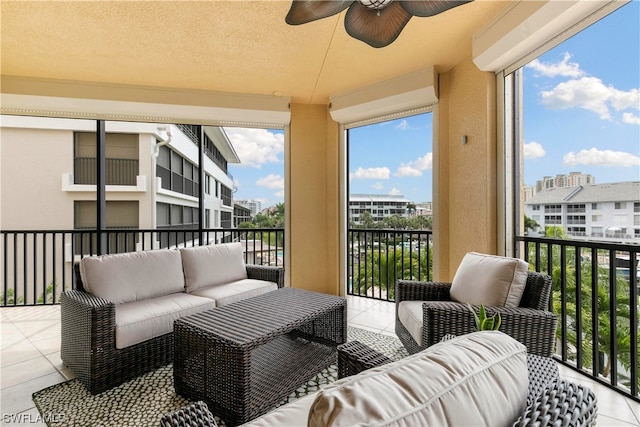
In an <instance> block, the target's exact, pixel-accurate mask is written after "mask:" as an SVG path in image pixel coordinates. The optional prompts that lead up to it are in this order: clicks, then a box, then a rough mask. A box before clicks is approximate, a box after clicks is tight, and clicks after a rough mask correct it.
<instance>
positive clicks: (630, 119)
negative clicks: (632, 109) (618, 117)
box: [622, 113, 640, 125]
mask: <svg viewBox="0 0 640 427" xmlns="http://www.w3.org/2000/svg"><path fill="white" fill-rule="evenodd" d="M622 121H623V122H625V123H629V124H631V125H640V116H636V115H635V114H633V113H624V114H623V115H622Z"/></svg>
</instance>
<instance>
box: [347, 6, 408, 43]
mask: <svg viewBox="0 0 640 427" xmlns="http://www.w3.org/2000/svg"><path fill="white" fill-rule="evenodd" d="M378 14H379V15H378ZM410 19H411V14H410V13H409V12H407V11H406V10H405V9H403V8H402V6H400V4H399V3H397V2H392V3H390V4H389V5H387V6H386V7H385V8H383V9H370V8H367V7H365V6H363V5H362V4H360V3H359V2H354V3H353V4H352V5H351V7H349V10H347V14H346V16H345V17H344V28H345V29H346V30H347V33H348V34H349V35H350V36H351V37H353V38H356V39H358V40H361V41H363V42H365V43H367V44H368V45H369V46H372V47H385V46H387V45H389V44H390V43H392V42H393V41H394V40H395V39H397V38H398V36H399V35H400V33H401V32H402V29H403V28H404V27H405V25H407V22H409V20H410Z"/></svg>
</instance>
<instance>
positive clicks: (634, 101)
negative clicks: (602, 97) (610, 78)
mask: <svg viewBox="0 0 640 427" xmlns="http://www.w3.org/2000/svg"><path fill="white" fill-rule="evenodd" d="M611 106H612V107H613V108H615V109H616V110H617V111H620V110H626V109H628V108H635V109H637V110H640V90H638V89H631V90H630V91H628V92H625V91H623V90H618V89H615V88H611Z"/></svg>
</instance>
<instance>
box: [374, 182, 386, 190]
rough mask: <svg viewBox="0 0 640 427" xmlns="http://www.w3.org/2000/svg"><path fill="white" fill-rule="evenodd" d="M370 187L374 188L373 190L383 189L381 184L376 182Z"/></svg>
mask: <svg viewBox="0 0 640 427" xmlns="http://www.w3.org/2000/svg"><path fill="white" fill-rule="evenodd" d="M372 187H373V188H374V190H382V189H383V188H384V185H382V183H381V182H376V183H375V184H373V185H372Z"/></svg>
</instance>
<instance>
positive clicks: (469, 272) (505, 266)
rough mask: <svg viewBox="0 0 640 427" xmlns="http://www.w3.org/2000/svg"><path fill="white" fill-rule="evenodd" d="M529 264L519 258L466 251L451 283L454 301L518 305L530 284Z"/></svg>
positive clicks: (491, 304) (487, 304) (508, 305)
mask: <svg viewBox="0 0 640 427" xmlns="http://www.w3.org/2000/svg"><path fill="white" fill-rule="evenodd" d="M528 270H529V264H528V263H527V262H526V261H523V260H521V259H518V258H509V257H503V256H497V255H487V254H480V253H477V252H469V253H467V254H466V255H465V256H464V258H463V259H462V262H461V263H460V266H459V267H458V270H457V271H456V274H455V276H454V277H453V282H452V283H451V290H450V296H451V299H452V300H453V301H457V302H462V303H468V304H476V305H479V304H484V305H485V306H502V307H517V306H518V305H519V304H520V299H522V294H523V292H524V288H525V286H526V284H527V272H528Z"/></svg>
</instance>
